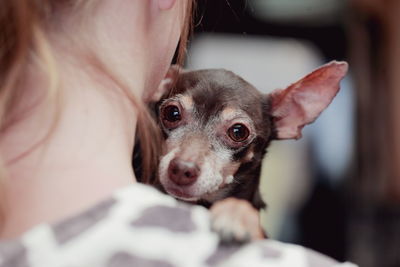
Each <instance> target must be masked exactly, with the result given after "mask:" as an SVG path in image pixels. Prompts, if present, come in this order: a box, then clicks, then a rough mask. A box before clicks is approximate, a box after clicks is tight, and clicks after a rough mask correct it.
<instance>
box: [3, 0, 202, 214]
mask: <svg viewBox="0 0 400 267" xmlns="http://www.w3.org/2000/svg"><path fill="white" fill-rule="evenodd" d="M94 2H95V1H89V0H87V1H82V0H8V1H7V0H4V1H2V2H1V6H0V134H2V133H4V131H6V130H7V129H8V128H9V127H10V126H11V125H12V124H13V123H14V122H15V121H16V120H17V119H18V118H15V117H13V115H12V114H13V113H12V109H13V107H15V106H16V104H17V103H18V101H19V100H20V97H21V95H23V93H24V92H23V89H22V88H23V87H21V86H19V84H20V83H21V77H23V72H24V71H25V67H26V66H27V64H28V63H29V61H30V60H31V58H32V55H34V56H35V58H36V59H38V60H36V62H39V63H40V66H41V67H42V68H43V71H44V72H45V73H46V76H47V85H48V86H47V92H48V98H49V99H51V100H50V101H53V102H56V99H57V92H58V74H57V70H56V67H55V61H54V58H53V56H52V53H51V49H50V46H49V44H48V41H47V36H46V32H45V30H44V25H45V22H46V21H48V20H50V19H51V18H52V16H53V14H54V13H55V12H56V11H57V10H58V9H59V8H62V7H68V8H69V9H70V10H72V11H75V10H79V11H80V12H85V10H88V9H90V8H92V4H93V3H94ZM193 4H194V1H192V0H188V2H187V5H186V10H185V12H186V14H185V16H186V18H185V23H184V26H183V29H182V33H181V39H180V42H179V46H178V50H177V52H178V64H182V62H183V60H184V56H185V50H186V45H187V39H188V36H189V34H190V31H191V28H192V23H191V17H192V9H193ZM91 63H92V64H93V66H94V67H95V68H96V69H97V70H100V71H101V72H102V74H104V75H107V76H108V77H109V78H111V79H112V80H113V81H114V82H115V84H116V85H118V86H119V87H120V88H121V89H122V90H123V92H124V93H125V94H126V96H127V97H128V99H129V100H130V101H131V102H132V104H133V105H134V106H135V108H136V109H137V110H138V111H139V112H138V123H137V125H138V137H139V139H140V141H141V151H142V153H143V163H142V168H143V181H145V182H147V183H151V182H153V181H152V179H151V170H154V169H156V167H157V166H156V165H157V161H158V158H157V157H158V153H159V151H158V150H159V147H160V146H159V144H160V142H161V139H160V133H159V130H158V127H157V126H156V124H155V123H154V121H153V119H152V117H151V116H150V115H149V112H148V111H147V109H146V107H145V105H144V103H143V102H142V101H141V100H140V99H138V97H136V96H135V95H134V94H133V92H132V91H131V90H130V88H128V87H127V86H125V85H124V84H123V82H121V81H119V80H118V79H116V76H115V75H113V73H112V72H111V70H110V69H109V68H107V66H106V65H105V64H104V63H103V62H101V61H100V59H99V58H96V57H95V55H94V56H92V57H91ZM57 118H58V114H55V115H54V124H53V125H55V124H56V123H57ZM54 127H55V126H54ZM54 127H52V129H53V128H54ZM52 129H51V130H50V131H49V134H48V135H47V136H46V138H47V137H48V136H49V135H50V134H51V131H52ZM35 147H36V145H35V146H34V147H32V148H28V149H27V152H26V153H29V152H30V151H32V149H34V148H35ZM132 149H133V148H132ZM26 153H24V155H25V154H26ZM2 165H3V164H2V162H1V161H0V179H1V180H2V178H4V177H5V176H6V170H5V169H4V167H3V166H2ZM1 180H0V181H1ZM0 209H1V208H0Z"/></svg>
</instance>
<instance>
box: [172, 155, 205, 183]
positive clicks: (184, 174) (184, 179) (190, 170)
mask: <svg viewBox="0 0 400 267" xmlns="http://www.w3.org/2000/svg"><path fill="white" fill-rule="evenodd" d="M199 172H200V170H199V167H197V165H196V164H195V163H193V162H187V161H182V160H179V159H177V158H174V159H173V160H171V162H170V163H169V167H168V175H169V179H171V180H172V181H173V182H174V183H175V184H177V185H191V184H194V182H196V180H197V177H198V176H199Z"/></svg>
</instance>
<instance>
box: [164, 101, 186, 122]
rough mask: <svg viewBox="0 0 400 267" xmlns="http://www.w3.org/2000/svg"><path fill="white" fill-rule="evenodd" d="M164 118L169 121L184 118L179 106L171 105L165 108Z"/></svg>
mask: <svg viewBox="0 0 400 267" xmlns="http://www.w3.org/2000/svg"><path fill="white" fill-rule="evenodd" d="M162 118H163V120H166V121H169V122H177V121H180V120H181V119H182V116H181V112H180V110H179V108H178V107H177V106H175V105H169V106H166V107H165V108H164V109H163V115H162Z"/></svg>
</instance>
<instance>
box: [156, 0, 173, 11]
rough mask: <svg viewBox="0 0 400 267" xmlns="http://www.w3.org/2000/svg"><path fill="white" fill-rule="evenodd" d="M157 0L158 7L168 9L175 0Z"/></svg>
mask: <svg viewBox="0 0 400 267" xmlns="http://www.w3.org/2000/svg"><path fill="white" fill-rule="evenodd" d="M157 1H158V8H159V9H161V10H168V9H171V8H172V7H173V6H174V4H175V2H176V0H157Z"/></svg>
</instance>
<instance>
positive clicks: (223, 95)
mask: <svg viewBox="0 0 400 267" xmlns="http://www.w3.org/2000/svg"><path fill="white" fill-rule="evenodd" d="M346 72H347V64H346V63H338V62H332V63H330V64H327V65H324V66H322V67H321V68H319V69H317V70H316V71H314V72H312V73H311V74H309V75H308V76H306V77H304V78H303V79H301V80H300V81H298V82H296V83H294V84H292V85H291V86H289V87H288V88H286V89H285V90H276V91H274V92H272V93H271V94H268V95H264V94H262V93H260V92H259V91H258V90H257V89H255V88H254V87H253V86H252V85H251V84H249V83H248V82H246V81H245V80H243V79H242V78H240V77H239V76H237V75H235V74H234V73H232V72H230V71H226V70H221V69H212V70H200V71H182V70H179V69H178V68H176V67H172V68H171V69H170V71H169V72H168V75H167V77H166V79H165V80H164V81H163V82H162V83H161V85H160V89H159V92H163V93H165V92H167V91H168V92H171V91H170V89H171V87H172V86H173V87H174V90H173V93H172V94H171V93H170V94H169V96H168V97H166V98H164V99H162V100H161V101H160V102H159V103H160V104H159V108H158V119H159V123H160V125H161V127H162V129H163V132H164V136H165V149H164V153H163V155H162V157H161V160H160V166H159V182H160V183H161V185H162V187H163V188H164V190H165V191H166V192H167V193H169V194H170V195H173V196H175V197H176V198H180V199H182V200H186V201H198V200H205V201H208V202H211V203H212V202H214V201H216V200H219V199H221V198H224V197H225V196H226V195H227V194H228V192H227V191H228V188H229V185H230V184H232V183H234V182H235V174H236V173H237V171H238V170H239V169H240V168H241V166H244V164H246V163H249V162H252V161H257V164H258V163H259V162H260V160H261V158H262V156H263V155H264V153H265V149H266V146H267V145H268V143H269V141H270V140H272V139H292V138H294V139H298V138H300V137H301V129H302V128H303V127H304V126H305V125H306V124H309V123H311V122H313V121H314V120H315V119H316V118H317V117H318V115H319V114H320V113H321V112H322V111H323V110H324V109H325V108H326V107H327V106H328V105H329V103H330V102H331V101H332V99H333V97H334V96H335V95H336V93H337V92H338V90H339V82H340V80H341V79H342V78H343V76H344V75H345V73H346ZM174 76H177V77H174Z"/></svg>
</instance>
